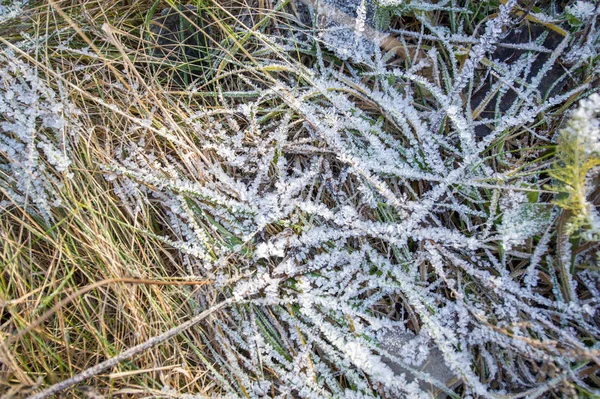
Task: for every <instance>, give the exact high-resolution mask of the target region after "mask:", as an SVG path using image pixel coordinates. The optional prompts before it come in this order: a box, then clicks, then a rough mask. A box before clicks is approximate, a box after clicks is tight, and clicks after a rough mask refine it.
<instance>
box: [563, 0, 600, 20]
mask: <svg viewBox="0 0 600 399" xmlns="http://www.w3.org/2000/svg"><path fill="white" fill-rule="evenodd" d="M595 11H596V5H595V4H594V3H592V2H589V1H581V0H578V1H576V2H575V3H573V4H572V5H570V6H568V7H567V12H569V13H570V14H571V15H573V16H574V17H575V18H577V19H578V20H580V21H585V20H586V19H588V18H592V17H594V15H595Z"/></svg>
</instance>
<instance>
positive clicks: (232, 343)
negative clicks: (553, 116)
mask: <svg viewBox="0 0 600 399" xmlns="http://www.w3.org/2000/svg"><path fill="white" fill-rule="evenodd" d="M366 4H367V3H366V2H359V1H356V2H354V3H352V12H354V13H355V15H358V17H359V18H358V21H357V22H356V24H354V25H352V27H351V28H345V27H344V28H343V29H342V28H340V26H334V25H335V24H334V23H333V22H332V24H331V25H326V26H325V29H324V32H323V36H322V37H321V39H324V40H325V39H327V38H329V39H331V38H333V37H337V39H336V40H340V41H341V42H346V45H347V47H348V48H349V47H352V48H353V49H356V48H360V45H359V44H357V43H358V42H357V41H356V40H359V41H360V40H363V39H365V36H364V32H366V31H367V30H368V21H367V20H366V19H365V18H366V17H365V15H366V13H368V10H367V9H366V8H365V7H366ZM423 4H424V3H422V4H421V6H423V7H424V5H423ZM515 4H516V2H514V1H512V2H511V1H508V2H506V4H505V5H502V6H501V7H500V10H499V12H498V15H497V16H496V17H495V18H490V19H489V20H486V22H485V26H484V29H482V30H481V32H480V34H479V35H474V36H466V35H453V34H450V33H449V32H447V31H445V28H442V27H433V26H430V25H428V23H427V21H425V20H423V21H422V22H423V25H424V26H430V28H428V29H429V31H428V32H421V33H418V34H417V38H416V39H418V37H419V35H421V34H422V35H423V36H422V37H421V39H423V38H425V37H426V38H427V40H430V41H431V42H433V43H438V42H439V43H438V44H439V45H440V46H443V47H446V49H447V50H448V49H449V51H446V52H447V53H450V54H454V52H458V51H459V50H460V49H464V47H463V45H464V44H465V43H467V44H468V45H469V46H471V48H472V51H471V52H470V53H469V54H468V56H466V60H465V61H464V62H461V63H460V65H462V67H459V63H458V62H456V63H455V64H452V62H449V65H448V67H449V70H445V71H444V72H441V71H440V65H439V53H438V52H437V51H434V50H431V51H428V52H427V53H423V54H421V57H422V58H421V59H420V62H416V63H415V64H414V66H413V67H412V68H409V69H405V68H400V67H397V66H388V65H387V64H386V62H385V59H384V58H385V57H388V56H389V54H388V55H386V54H382V52H381V51H380V50H379V48H378V47H377V46H374V44H373V43H372V42H371V43H370V44H369V45H370V46H374V47H371V50H373V51H366V52H362V55H360V56H359V57H358V58H360V63H361V69H360V70H358V69H352V64H351V63H349V64H348V68H350V70H349V72H347V73H342V72H340V69H339V68H338V67H335V68H334V67H331V68H329V67H328V66H327V65H326V64H325V63H324V62H321V61H323V57H324V56H323V54H322V52H321V50H322V49H321V47H320V45H321V44H322V43H321V42H320V41H319V40H317V43H316V44H315V45H316V46H317V47H316V48H317V58H319V59H320V62H318V63H317V65H316V66H315V67H314V68H308V67H304V66H301V65H298V64H293V66H290V65H291V64H285V67H283V66H281V65H280V64H278V63H277V62H272V63H270V61H264V67H265V68H267V67H268V68H272V69H274V70H275V69H277V68H279V69H281V70H284V69H285V70H286V71H288V73H289V75H285V74H282V75H281V76H279V75H278V78H277V79H275V78H273V79H272V80H271V81H270V82H269V85H268V86H261V85H262V82H261V81H252V77H251V76H250V75H248V76H247V77H246V78H247V79H248V82H252V84H253V85H255V86H256V87H257V88H258V89H260V90H259V91H260V95H259V98H257V99H255V100H252V101H250V100H248V101H244V103H243V104H237V105H235V104H233V105H229V109H228V114H227V115H228V116H227V117H226V118H224V119H221V120H219V119H218V118H215V117H214V115H212V114H210V112H206V113H203V112H199V113H197V114H191V115H190V116H189V118H187V119H186V120H185V128H187V129H191V130H192V131H193V132H194V135H196V136H198V137H200V138H201V140H198V146H199V150H200V151H202V152H203V153H207V154H212V156H213V158H211V159H214V160H215V161H214V162H208V161H207V160H203V161H200V159H199V158H198V157H197V156H196V155H195V151H198V149H190V148H187V147H181V148H180V150H179V154H178V159H180V160H179V161H178V160H177V159H175V158H174V159H154V158H152V159H151V160H150V158H151V156H150V154H146V155H144V150H143V148H142V146H139V147H138V149H137V150H135V149H132V150H131V151H130V153H134V152H136V154H138V155H137V156H130V157H128V158H127V159H123V160H121V161H118V160H115V162H114V164H113V165H110V169H111V170H112V171H113V173H116V175H115V176H117V175H118V176H120V178H124V177H126V178H127V179H130V181H135V182H137V183H138V184H140V185H141V186H144V187H145V190H146V191H147V193H146V194H145V195H148V196H149V197H152V203H153V206H154V207H159V208H162V209H163V210H164V212H165V214H167V215H169V218H167V220H168V221H169V222H168V234H166V235H165V237H164V240H165V242H168V243H169V245H172V246H174V247H175V248H177V249H178V250H179V251H180V252H181V253H182V254H183V255H185V257H186V259H194V260H195V261H196V262H197V264H199V265H200V267H199V268H198V269H197V270H195V271H193V272H194V273H199V274H200V275H202V276H207V277H210V278H215V279H216V280H217V281H219V286H221V287H227V286H228V285H227V284H226V283H225V281H234V283H233V287H232V288H231V290H230V291H227V293H228V295H232V296H233V297H234V298H235V299H236V300H237V301H239V302H245V303H248V302H250V303H252V304H253V307H252V308H248V307H246V306H245V305H244V306H240V307H238V308H236V309H235V310H233V311H232V312H233V314H232V315H231V317H232V319H233V320H235V322H232V323H228V322H225V321H223V322H220V323H221V324H219V329H218V330H215V339H216V340H218V341H219V345H218V349H216V350H215V353H214V356H215V357H216V359H217V360H216V361H217V362H219V364H220V365H221V367H222V368H225V369H226V370H227V372H228V374H230V375H231V377H232V379H235V380H236V381H238V383H239V384H243V385H244V387H245V390H244V392H245V393H248V392H250V393H251V394H250V395H251V396H252V397H259V396H260V395H262V393H264V392H266V390H268V392H269V395H272V394H273V393H274V394H276V395H279V396H280V397H292V396H293V397H296V396H298V397H307V398H322V397H329V396H331V397H344V396H348V397H377V396H379V395H382V394H386V395H391V397H428V396H427V395H428V392H446V393H452V392H451V388H449V386H450V381H458V383H459V384H462V386H463V387H464V390H463V392H466V393H465V395H479V396H481V397H505V396H504V395H505V394H506V393H507V392H508V391H510V392H512V393H518V394H519V395H521V396H529V395H533V396H539V395H543V394H544V392H546V391H548V390H551V389H554V387H555V386H557V385H559V384H561V383H562V381H564V378H568V377H567V376H569V375H571V374H570V373H571V370H572V367H575V365H576V364H577V362H578V361H580V360H581V358H582V356H588V357H589V356H592V357H594V356H596V355H594V354H591V353H590V352H589V351H587V349H586V344H585V343H584V342H583V341H582V338H581V334H580V331H579V330H576V329H570V328H562V326H566V325H571V324H572V325H577V326H580V328H581V329H583V330H585V331H586V333H588V334H594V335H596V334H599V333H600V331H599V330H598V328H597V326H596V325H595V324H594V321H593V319H592V318H591V315H594V314H596V309H597V307H598V299H597V298H596V299H585V300H583V299H580V298H578V297H577V294H576V290H572V292H571V294H572V295H570V296H569V297H568V299H567V298H566V297H565V296H561V295H559V294H556V295H555V296H554V298H552V299H550V298H548V296H547V295H545V294H543V293H542V292H539V291H537V287H538V286H539V285H540V281H541V279H540V277H539V276H540V273H541V270H542V268H545V267H546V266H547V265H548V264H553V262H555V259H554V257H553V256H554V255H552V253H551V249H552V245H549V240H550V236H549V235H548V234H547V232H548V231H549V229H551V228H552V225H553V223H555V222H556V220H555V219H556V211H554V210H553V208H552V204H551V203H550V202H549V201H547V199H543V198H542V197H541V196H540V195H536V194H538V193H537V190H539V189H541V188H542V185H543V184H544V183H543V182H540V180H539V178H538V177H537V176H538V174H537V173H528V172H527V166H522V165H527V162H529V160H530V158H527V156H528V155H521V154H518V153H516V152H517V151H514V152H515V154H514V155H513V154H511V153H510V152H508V151H507V152H501V151H499V152H493V153H490V152H489V151H488V147H489V145H490V143H492V142H493V141H494V140H495V139H497V138H498V137H500V136H501V135H502V134H505V132H507V131H510V132H512V133H511V134H518V135H526V136H527V137H531V138H532V139H533V138H536V137H538V136H537V135H536V132H535V129H536V128H535V127H533V125H534V123H535V121H536V118H538V117H541V115H545V113H546V112H549V111H548V110H549V109H550V108H552V107H554V106H558V105H561V104H564V103H565V102H566V101H567V100H568V99H569V98H571V97H572V96H577V95H581V93H583V92H585V90H587V89H588V88H589V87H588V86H586V84H584V85H582V86H575V87H570V88H569V90H564V91H556V92H551V93H550V95H549V96H548V98H546V99H545V100H543V101H542V99H541V98H542V97H541V96H540V95H539V93H540V91H541V90H544V88H543V87H542V85H543V84H546V83H543V82H545V81H544V80H543V78H544V76H545V74H547V73H549V71H551V70H552V68H553V66H554V64H555V63H556V62H557V60H558V59H559V57H560V56H561V55H565V54H566V53H568V52H569V51H570V50H572V47H571V44H570V43H569V42H568V41H563V42H561V44H560V45H559V46H558V47H557V48H556V49H546V48H545V47H543V46H542V44H541V42H540V43H535V42H533V43H526V44H511V43H509V44H507V43H506V42H504V41H503V40H504V38H505V33H504V32H505V29H504V28H505V27H506V26H507V25H509V24H510V23H512V18H513V16H512V14H511V12H512V7H514V6H515ZM440 7H442V6H440ZM365 21H367V22H365ZM340 32H343V33H340ZM409 33H410V32H409ZM409 33H406V37H405V38H404V39H406V40H408V39H409V38H410V36H409ZM340 35H342V36H340ZM404 39H403V40H404ZM261 40H265V41H267V42H268V43H269V44H270V45H271V46H273V47H276V46H281V45H282V44H281V42H282V38H281V37H273V38H269V37H268V36H264V37H262V39H261ZM365 40H366V39H365ZM325 42H326V44H327V45H331V43H330V42H328V41H327V40H325ZM336 43H339V42H336ZM300 44H302V43H300ZM310 44H311V43H307V46H308V45H310ZM501 46H505V47H502V48H507V46H512V47H510V48H511V49H512V48H514V49H516V50H515V51H517V50H518V51H520V52H522V56H521V57H520V58H518V61H517V62H516V63H515V64H514V65H507V64H505V63H503V62H502V61H501V60H499V59H498V60H496V59H495V58H494V57H496V55H495V54H497V53H496V52H495V51H496V49H497V48H500V47H501ZM336 51H337V52H338V55H340V52H343V51H344V48H343V47H341V46H339V47H338V48H337V50H336ZM461 51H462V50H461ZM540 54H544V57H546V58H545V61H544V62H543V63H542V65H541V66H536V67H535V68H534V67H533V62H534V60H535V59H536V57H537V56H539V55H540ZM354 56H356V54H354ZM342 58H346V57H342ZM350 58H352V57H350ZM354 59H355V60H356V59H357V57H355V58H354ZM489 60H493V61H494V62H492V63H490V61H489ZM455 61H456V60H455ZM484 62H485V63H486V64H485V65H491V66H489V72H490V74H489V76H490V79H491V82H482V81H480V80H479V76H481V74H480V73H478V72H477V71H478V69H479V68H482V63H484ZM582 62H584V61H583V60H579V61H577V62H575V63H573V64H571V66H570V67H571V68H573V69H572V70H575V69H577V68H579V67H581V63H582ZM424 71H427V73H424ZM492 78H493V79H492ZM527 79H528V81H527ZM561 79H562V78H561ZM486 85H488V88H487V89H486V88H485V86H486ZM474 87H478V88H479V89H480V90H483V91H484V92H487V95H486V96H484V97H483V99H479V102H478V103H473V104H469V103H468V102H463V100H462V99H463V98H466V97H465V96H467V94H466V93H469V92H470V91H472V90H473V89H474ZM417 89H419V90H423V91H426V92H427V93H428V94H429V95H430V98H429V100H428V102H427V105H426V106H423V105H421V106H418V105H417V94H416V92H417ZM509 92H511V93H513V94H514V96H512V100H511V101H512V102H510V103H509V104H508V106H506V107H504V108H503V109H499V106H498V107H497V109H495V110H494V108H493V107H492V111H491V112H492V113H495V114H496V115H497V117H495V118H488V119H483V120H482V118H479V119H476V120H475V119H474V115H476V114H477V115H479V114H480V113H481V110H483V109H484V108H486V106H487V104H489V103H491V102H492V100H493V98H494V96H495V95H496V94H497V93H500V94H498V95H503V94H502V93H505V94H506V93H509ZM545 93H546V92H545ZM358 99H360V101H359V100H358ZM597 99H598V97H597V96H596V95H593V96H591V97H590V98H589V99H588V100H585V101H584V102H583V106H582V108H581V109H579V110H577V111H575V115H576V118H578V119H577V121H578V122H576V123H580V124H586V126H587V128H586V129H587V130H586V132H587V133H586V134H587V135H588V136H586V140H588V142H589V151H596V150H595V148H596V147H594V146H596V145H597V137H596V136H597V129H598V127H597V119H594V118H595V117H594V116H593V115H592V114H593V112H592V110H595V108H594V107H595V106H596V104H597ZM372 104H376V105H377V106H376V107H374V106H373V105H372ZM477 107H480V108H477ZM374 108H376V109H377V112H376V113H374V111H373V109H374ZM574 123H575V122H574ZM483 124H485V125H486V126H487V127H488V129H489V131H488V132H487V133H486V135H485V136H478V135H477V134H476V128H477V126H480V125H483ZM529 135H531V136H529ZM594 140H596V141H594ZM544 143H546V142H545V141H544ZM535 155H536V154H533V155H532V156H535ZM194 159H195V160H196V161H192V160H194ZM194 162H197V164H198V165H203V166H202V173H201V176H202V178H201V180H200V178H199V177H198V176H199V175H200V174H194V173H190V172H189V170H190V169H189V165H194V164H195V163H194ZM203 162H205V163H206V162H208V163H206V164H203ZM183 163H185V165H186V166H184V165H183ZM518 171H519V172H521V171H524V172H523V173H522V175H523V176H524V177H520V178H519V179H518V180H517V179H515V178H514V177H513V176H514V175H515V173H517V172H518ZM114 181H115V182H118V181H120V180H118V179H116V178H115V179H114ZM124 189H125V187H124ZM207 248H210V250H207ZM560 262H563V264H564V262H570V257H568V256H562V257H561V258H560ZM228 265H234V267H231V266H228ZM515 265H519V266H518V267H520V268H523V270H524V273H513V268H514V267H516V266H515ZM565 267H566V268H567V269H569V268H570V265H569V266H565ZM551 268H552V269H553V268H554V266H552V267H551ZM544 270H545V269H544ZM553 270H554V269H553ZM191 272H192V271H191ZM545 273H546V272H545V271H544V275H546V274H545ZM561 278H564V279H566V282H565V284H566V286H568V287H571V288H573V287H574V286H575V283H574V282H573V280H572V279H574V278H575V276H573V275H571V274H565V275H563V276H562V277H561ZM228 279H229V280H228ZM224 289H226V288H224ZM382 309H385V310H382ZM390 309H392V311H391V313H392V314H393V313H394V312H397V313H396V317H394V318H392V317H389V314H390ZM394 309H397V310H394ZM533 322H534V326H533V327H525V326H529V325H531V323H533ZM266 326H268V327H266ZM217 331H218V332H217ZM391 331H394V332H396V333H397V334H399V335H398V336H400V337H409V336H410V337H414V338H412V339H406V338H403V339H400V338H398V340H397V342H395V344H394V342H392V343H390V342H389V339H388V338H386V341H385V345H381V343H382V342H383V341H382V340H383V339H384V338H385V337H389V336H390V334H389V332H391ZM507 331H509V333H507ZM546 340H551V341H552V342H555V343H556V344H555V345H556V346H552V345H551V346H544V345H541V344H538V343H539V342H545V341H546ZM553 345H554V344H553ZM392 348H393V350H392ZM240 351H244V353H246V354H245V355H241V354H240ZM432 359H433V360H435V362H436V364H438V365H439V367H437V368H436V367H434V368H429V369H428V368H423V367H424V366H423V365H425V364H429V363H430V362H431V361H432ZM594 359H595V357H594ZM541 363H544V364H547V365H552V366H551V368H552V370H553V371H552V372H547V373H546V372H543V371H539V370H540V369H539V368H537V370H538V372H537V374H536V375H533V374H527V375H526V376H525V377H523V375H522V374H520V375H517V374H516V373H515V372H514V370H516V368H522V367H525V368H527V367H538V366H537V365H539V364H541ZM474 364H477V366H474ZM533 365H536V366H533ZM266 369H268V370H269V372H270V374H271V375H272V376H273V377H272V378H271V377H269V378H268V380H269V382H268V383H267V382H265V383H263V382H261V381H263V380H262V379H263V376H266V374H263V370H266ZM217 375H219V376H220V374H215V376H216V378H217ZM249 376H253V377H252V378H249ZM340 376H343V379H344V383H343V384H342V383H341V382H340ZM500 377H501V378H500ZM219 381H220V380H219ZM482 381H483V382H482ZM491 381H497V382H496V383H493V384H492V383H491ZM219 384H220V385H221V386H222V387H223V389H224V390H225V391H227V392H228V393H229V394H240V395H241V394H242V392H241V391H240V390H239V389H238V388H237V386H236V385H235V384H232V383H231V381H225V380H223V381H220V382H219ZM348 386H352V387H353V391H352V392H350V391H347V387H348ZM267 387H268V388H267Z"/></svg>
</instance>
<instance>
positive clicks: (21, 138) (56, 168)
mask: <svg viewBox="0 0 600 399" xmlns="http://www.w3.org/2000/svg"><path fill="white" fill-rule="evenodd" d="M4 54H5V55H3V54H0V115H2V119H0V154H1V155H0V169H1V170H2V173H4V174H6V175H7V176H10V179H9V180H2V183H3V184H5V185H6V186H5V187H3V189H4V190H6V191H7V192H9V193H12V195H11V198H13V200H16V201H17V202H18V203H19V204H20V205H23V206H25V207H26V208H28V209H29V210H30V211H31V212H32V213H34V214H38V215H40V216H42V217H43V218H45V219H46V220H51V219H52V215H51V209H52V208H53V207H56V206H59V205H60V204H61V199H60V195H59V194H58V190H60V188H61V187H62V180H63V179H65V178H70V177H71V176H72V174H71V172H70V165H71V160H70V159H69V155H68V152H69V144H68V143H69V141H70V140H71V139H72V137H67V136H68V135H70V134H74V131H76V128H77V125H76V115H77V110H76V109H75V108H73V107H72V106H71V105H70V104H68V103H66V102H65V101H63V100H62V99H61V98H60V97H59V96H58V95H57V93H55V92H54V91H53V90H51V89H50V88H49V87H48V86H47V85H46V83H45V82H44V81H43V80H42V79H41V78H40V77H39V76H38V75H37V71H36V70H34V69H33V68H31V67H30V66H28V65H27V64H25V63H24V62H22V61H21V60H19V59H18V57H15V55H14V54H12V53H10V52H6V53H4ZM67 118H68V119H70V120H73V123H72V125H71V126H69V128H68V129H67V126H66V124H67V123H66V120H67ZM69 124H71V122H70V121H69ZM42 130H45V131H46V132H51V134H41V133H40V132H41V131H42ZM4 205H7V204H4Z"/></svg>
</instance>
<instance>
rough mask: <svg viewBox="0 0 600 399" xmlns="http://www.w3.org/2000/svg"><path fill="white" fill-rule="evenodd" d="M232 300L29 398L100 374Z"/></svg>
mask: <svg viewBox="0 0 600 399" xmlns="http://www.w3.org/2000/svg"><path fill="white" fill-rule="evenodd" d="M232 302H234V299H233V298H230V299H227V300H225V301H223V302H221V303H219V304H218V305H215V306H213V307H212V308H210V309H207V310H205V311H204V312H202V313H200V314H199V315H197V316H194V317H193V318H191V319H190V320H188V321H186V322H185V323H182V324H180V325H178V326H176V327H173V328H171V329H170V330H169V331H166V332H164V333H162V334H160V335H157V336H155V337H152V338H150V339H149V340H147V341H146V342H143V343H141V344H139V345H136V346H134V347H132V348H129V349H127V350H126V351H124V352H121V353H120V354H118V355H117V356H115V357H112V358H110V359H108V360H105V361H103V362H102V363H99V364H97V365H95V366H93V367H90V368H88V369H86V370H84V371H82V372H81V373H79V374H77V375H75V376H73V377H71V378H69V379H66V380H64V381H61V382H59V383H57V384H54V385H52V386H51V387H50V388H47V389H44V390H43V391H41V392H38V393H36V394H34V395H30V396H29V397H28V399H43V398H47V397H49V396H52V395H55V394H57V393H58V392H60V391H62V390H64V389H67V388H69V387H71V386H73V385H75V384H78V383H80V382H82V381H85V380H87V379H88V378H90V377H93V376H95V375H98V374H100V373H101V372H103V371H104V370H106V369H108V368H110V367H113V366H115V365H117V364H118V363H121V362H122V361H123V360H127V359H130V358H132V357H133V356H135V355H137V354H138V353H141V352H143V351H145V350H147V349H150V348H152V347H153V346H154V345H157V344H160V343H161V342H164V341H166V340H168V339H170V338H173V337H174V336H176V335H178V334H180V333H182V332H183V331H185V330H187V329H188V328H190V327H192V326H194V325H196V324H198V323H199V322H200V321H202V320H204V319H205V318H206V317H208V316H210V315H211V314H213V313H215V312H217V311H219V310H221V309H223V308H225V307H227V306H228V305H230V304H231V303H232Z"/></svg>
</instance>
